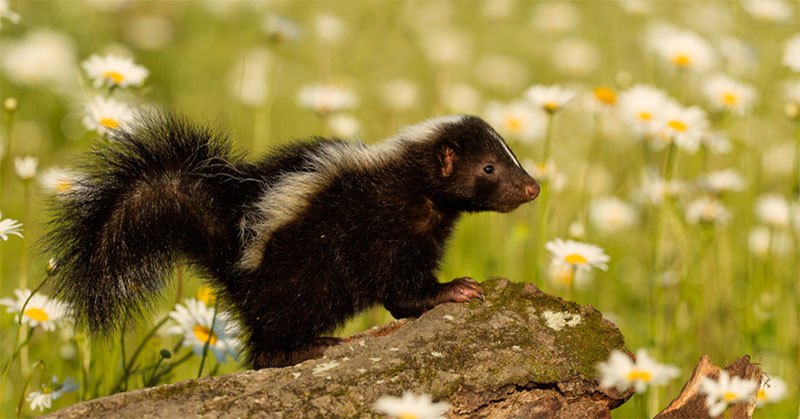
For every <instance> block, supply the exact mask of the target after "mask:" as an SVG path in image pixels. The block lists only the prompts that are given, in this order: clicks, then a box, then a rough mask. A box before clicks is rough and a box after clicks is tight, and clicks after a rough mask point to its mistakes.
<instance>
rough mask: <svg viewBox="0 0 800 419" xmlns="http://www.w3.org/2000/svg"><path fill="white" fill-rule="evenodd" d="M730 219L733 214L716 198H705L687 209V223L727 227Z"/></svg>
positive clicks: (695, 201) (699, 199) (692, 203)
mask: <svg viewBox="0 0 800 419" xmlns="http://www.w3.org/2000/svg"><path fill="white" fill-rule="evenodd" d="M730 219H731V213H730V212H729V211H728V209H727V208H725V205H723V204H722V202H720V201H719V200H718V199H716V198H709V197H707V196H704V197H701V198H698V199H695V200H694V201H692V202H691V203H690V204H689V205H688V206H687V207H686V221H688V222H689V223H691V224H701V223H702V224H710V225H725V224H727V223H728V221H729V220H730Z"/></svg>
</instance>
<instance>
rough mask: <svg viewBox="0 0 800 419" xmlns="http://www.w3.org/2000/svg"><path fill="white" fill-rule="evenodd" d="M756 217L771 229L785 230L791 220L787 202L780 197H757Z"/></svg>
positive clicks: (769, 195) (775, 195) (773, 195)
mask: <svg viewBox="0 0 800 419" xmlns="http://www.w3.org/2000/svg"><path fill="white" fill-rule="evenodd" d="M755 213H756V217H757V218H758V219H759V220H760V221H761V222H762V223H764V224H766V225H768V226H770V227H772V228H786V227H788V226H789V222H790V220H791V218H790V217H791V209H790V208H789V202H788V201H787V200H786V198H784V197H783V196H781V195H777V194H767V195H762V196H760V197H758V199H757V200H756V205H755Z"/></svg>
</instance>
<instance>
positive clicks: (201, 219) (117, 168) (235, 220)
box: [44, 113, 539, 368]
mask: <svg viewBox="0 0 800 419" xmlns="http://www.w3.org/2000/svg"><path fill="white" fill-rule="evenodd" d="M81 169H82V170H81V172H80V173H81V175H80V176H79V177H78V178H77V179H76V180H75V182H74V185H73V187H72V188H71V190H70V191H69V192H67V193H65V194H62V195H60V196H59V197H58V198H57V199H55V200H54V202H53V205H52V210H53V213H54V214H53V217H52V220H51V222H50V223H49V225H48V230H49V232H48V234H47V235H46V236H45V245H44V249H45V251H46V252H49V253H51V254H52V255H53V257H54V258H55V260H56V261H57V266H58V268H57V269H56V271H55V272H54V273H53V275H54V278H53V283H54V285H53V288H54V293H55V294H56V295H57V296H58V297H60V298H62V299H64V300H65V301H66V302H68V303H69V304H70V305H71V307H72V308H73V311H74V313H75V317H76V322H77V323H78V324H79V325H80V326H83V327H86V328H88V329H89V330H90V331H92V332H94V333H95V334H98V335H106V336H107V335H109V334H111V333H114V332H116V331H118V330H119V329H120V326H121V325H122V324H124V323H125V322H135V321H136V320H138V319H141V318H142V316H143V314H145V313H147V312H152V311H153V310H154V305H155V302H156V300H157V297H158V296H159V295H160V294H161V293H162V292H163V289H164V288H165V285H166V281H167V278H169V277H170V271H171V269H172V267H173V265H174V264H175V263H176V261H177V260H179V259H180V260H183V261H185V262H186V263H188V264H190V265H191V266H193V267H194V268H195V269H196V270H197V271H198V273H199V274H201V275H202V277H203V278H205V279H206V280H207V281H208V282H209V283H210V284H211V285H212V286H213V287H214V288H215V289H217V290H218V292H219V293H220V295H221V296H222V298H223V300H224V301H226V303H227V304H229V305H230V306H231V307H232V308H233V310H232V311H233V312H234V315H235V317H236V318H237V319H238V321H239V322H240V323H241V325H242V329H243V333H244V336H243V342H244V346H245V353H246V356H247V361H248V362H249V363H250V364H251V365H252V366H253V367H254V368H265V367H281V366H287V365H292V364H295V363H298V362H300V361H303V360H306V359H310V358H314V357H319V356H321V355H322V353H323V351H324V350H325V348H327V347H328V346H330V345H333V344H336V343H337V341H338V340H337V339H335V338H330V337H324V336H323V335H324V334H326V333H330V332H332V331H333V330H334V329H335V328H336V327H337V326H340V325H342V324H343V323H344V322H345V321H346V320H347V319H348V318H349V317H351V316H353V315H354V314H356V313H358V312H360V311H362V310H364V309H366V308H368V307H370V306H373V305H375V304H383V306H384V307H386V309H387V310H389V312H390V313H391V314H392V315H393V316H395V317H397V318H402V317H412V316H419V315H420V314H421V313H423V312H424V311H426V310H428V309H430V308H432V307H434V306H436V305H437V304H441V303H445V302H464V301H469V300H471V299H474V298H483V291H482V290H481V288H480V286H479V285H478V283H477V282H475V281H474V280H472V279H470V278H460V279H456V280H454V281H452V282H449V283H445V284H440V283H439V282H438V281H437V279H436V272H437V269H438V267H439V263H440V261H441V259H442V255H443V253H444V249H445V245H446V243H447V240H448V238H449V237H450V236H451V234H452V230H453V226H454V224H455V223H456V221H457V220H458V218H459V217H460V215H461V214H462V213H464V212H477V211H499V212H508V211H511V210H513V209H515V208H517V207H518V206H519V205H521V204H523V203H526V202H529V201H532V200H533V199H534V198H536V196H537V195H538V194H539V185H538V184H537V183H536V181H535V180H534V179H533V178H531V176H529V175H528V174H527V173H526V172H525V170H524V169H523V168H522V167H521V165H520V163H519V161H518V160H517V158H516V157H515V156H514V153H513V152H512V151H511V150H510V149H509V147H508V145H507V144H506V143H505V142H504V141H503V139H502V138H501V137H500V135H498V134H497V132H496V131H495V130H494V129H492V127H491V126H490V125H489V124H487V123H486V122H484V121H483V120H482V119H480V118H478V117H475V116H467V115H455V116H445V117H439V118H435V119H430V120H427V121H424V122H422V123H419V124H417V125H413V126H410V127H407V128H405V129H403V130H402V131H400V132H399V133H398V134H396V135H395V136H393V137H391V138H388V139H386V140H384V141H382V142H380V143H378V144H376V145H367V144H364V143H361V142H350V141H343V140H339V139H325V138H314V139H311V140H306V141H298V142H294V143H292V144H290V145H288V146H284V147H281V148H278V149H276V150H274V151H272V152H271V153H269V154H267V155H266V156H265V157H263V158H262V159H261V160H260V161H254V162H249V161H246V160H244V159H243V157H242V156H240V155H238V154H236V153H234V152H233V151H232V149H231V146H230V141H229V140H228V139H227V138H226V136H225V135H223V134H221V133H219V132H217V131H215V130H213V129H210V128H207V127H203V126H197V125H194V124H192V123H190V122H188V121H186V120H185V119H184V118H182V117H179V116H176V115H172V114H168V113H155V114H150V115H147V116H143V117H141V118H140V120H139V122H138V123H136V124H134V125H132V126H131V127H129V128H127V129H124V130H117V131H115V132H114V134H113V135H112V140H111V141H110V142H109V143H104V144H103V145H102V146H100V147H97V148H95V149H94V150H93V152H91V153H90V154H89V155H88V156H87V158H86V159H85V161H83V162H82V163H81Z"/></svg>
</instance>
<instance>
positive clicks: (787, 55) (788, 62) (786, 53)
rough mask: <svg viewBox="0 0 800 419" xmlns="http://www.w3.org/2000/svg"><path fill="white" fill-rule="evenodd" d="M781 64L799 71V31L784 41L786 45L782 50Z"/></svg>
mask: <svg viewBox="0 0 800 419" xmlns="http://www.w3.org/2000/svg"><path fill="white" fill-rule="evenodd" d="M783 64H784V65H785V66H787V67H789V68H791V69H792V70H794V71H798V72H800V33H798V34H797V35H795V36H793V37H791V38H789V40H788V41H786V47H785V48H784V50H783Z"/></svg>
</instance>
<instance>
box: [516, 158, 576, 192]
mask: <svg viewBox="0 0 800 419" xmlns="http://www.w3.org/2000/svg"><path fill="white" fill-rule="evenodd" d="M523 166H524V167H525V170H526V171H527V172H528V173H530V174H531V176H533V177H534V178H535V179H536V180H538V181H539V182H541V183H547V185H548V187H549V188H550V189H551V190H552V191H553V192H560V191H561V190H562V189H564V186H566V184H567V176H566V175H564V174H563V173H562V172H560V171H559V170H558V167H556V162H555V161H554V160H553V159H549V160H547V162H546V163H537V162H534V161H533V160H525V162H524V163H523Z"/></svg>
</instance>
